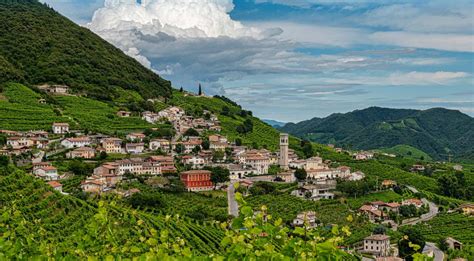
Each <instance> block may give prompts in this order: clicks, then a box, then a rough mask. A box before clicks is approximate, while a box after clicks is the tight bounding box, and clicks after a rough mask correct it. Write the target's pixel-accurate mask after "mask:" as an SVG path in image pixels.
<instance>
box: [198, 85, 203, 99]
mask: <svg viewBox="0 0 474 261" xmlns="http://www.w3.org/2000/svg"><path fill="white" fill-rule="evenodd" d="M198 95H199V96H201V95H202V87H201V84H199V87H198Z"/></svg>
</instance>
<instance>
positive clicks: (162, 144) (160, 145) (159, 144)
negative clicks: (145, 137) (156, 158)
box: [149, 139, 171, 152]
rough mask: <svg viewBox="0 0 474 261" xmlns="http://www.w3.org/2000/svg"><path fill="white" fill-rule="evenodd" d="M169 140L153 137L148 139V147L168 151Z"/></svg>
mask: <svg viewBox="0 0 474 261" xmlns="http://www.w3.org/2000/svg"><path fill="white" fill-rule="evenodd" d="M170 145H171V142H170V141H169V140H165V139H153V140H151V141H150V144H149V148H150V150H158V149H160V150H161V151H163V152H170Z"/></svg>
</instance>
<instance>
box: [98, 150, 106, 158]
mask: <svg viewBox="0 0 474 261" xmlns="http://www.w3.org/2000/svg"><path fill="white" fill-rule="evenodd" d="M106 158H107V152H105V151H101V152H100V154H99V159H100V160H105V159H106Z"/></svg>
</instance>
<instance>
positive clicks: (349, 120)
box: [281, 107, 474, 159]
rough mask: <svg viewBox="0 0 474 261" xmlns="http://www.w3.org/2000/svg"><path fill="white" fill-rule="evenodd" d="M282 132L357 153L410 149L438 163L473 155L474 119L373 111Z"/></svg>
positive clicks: (441, 112) (439, 111) (436, 112)
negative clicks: (339, 146)
mask: <svg viewBox="0 0 474 261" xmlns="http://www.w3.org/2000/svg"><path fill="white" fill-rule="evenodd" d="M281 130H283V131H287V132H289V133H291V134H293V135H296V136H299V137H302V138H307V139H310V140H312V141H317V142H321V143H336V144H338V145H342V146H346V147H350V148H353V149H377V148H390V147H393V146H396V145H400V144H404V145H410V146H412V147H415V148H417V149H419V150H422V151H424V152H426V153H428V154H429V155H430V156H431V157H433V158H435V159H445V158H447V157H446V155H447V154H454V155H455V156H457V155H469V154H471V153H473V147H472V144H474V119H473V118H471V117H470V116H468V115H465V114H463V113H461V112H459V111H454V110H447V109H443V108H434V109H430V110H424V111H418V110H404V109H388V108H378V107H371V108H368V109H364V110H356V111H353V112H349V113H345V114H332V115H330V116H328V117H326V118H322V119H321V118H314V119H311V120H308V121H303V122H300V123H296V124H295V123H289V124H287V125H285V126H284V127H282V128H281Z"/></svg>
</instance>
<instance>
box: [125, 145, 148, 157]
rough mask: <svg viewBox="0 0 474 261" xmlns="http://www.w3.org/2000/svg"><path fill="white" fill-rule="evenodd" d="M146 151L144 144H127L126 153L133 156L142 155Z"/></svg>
mask: <svg viewBox="0 0 474 261" xmlns="http://www.w3.org/2000/svg"><path fill="white" fill-rule="evenodd" d="M143 150H145V144H144V143H141V142H140V143H127V144H125V151H126V152H127V153H131V154H140V153H143Z"/></svg>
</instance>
